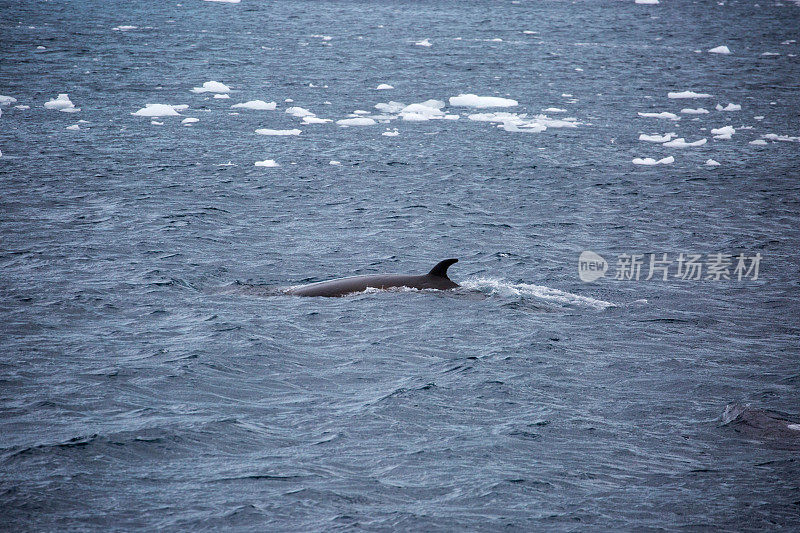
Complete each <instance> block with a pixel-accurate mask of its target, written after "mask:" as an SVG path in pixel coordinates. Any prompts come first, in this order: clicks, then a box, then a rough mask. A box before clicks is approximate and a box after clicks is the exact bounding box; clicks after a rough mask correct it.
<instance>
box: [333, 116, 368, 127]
mask: <svg viewBox="0 0 800 533" xmlns="http://www.w3.org/2000/svg"><path fill="white" fill-rule="evenodd" d="M336 123H337V124H338V125H340V126H372V125H374V124H376V122H375V121H374V120H373V119H371V118H367V117H358V118H343V119H342V120H337V121H336Z"/></svg>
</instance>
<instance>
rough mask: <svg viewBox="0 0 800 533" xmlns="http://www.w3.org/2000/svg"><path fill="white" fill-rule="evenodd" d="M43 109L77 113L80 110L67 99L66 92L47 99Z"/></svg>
mask: <svg viewBox="0 0 800 533" xmlns="http://www.w3.org/2000/svg"><path fill="white" fill-rule="evenodd" d="M44 107H45V109H57V110H59V111H63V112H64V113H77V112H78V111H80V108H79V107H75V104H73V103H72V101H71V100H70V99H69V95H68V94H67V93H61V94H59V95H58V98H54V99H52V100H48V101H47V102H45V104H44Z"/></svg>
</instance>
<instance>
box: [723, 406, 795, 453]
mask: <svg viewBox="0 0 800 533" xmlns="http://www.w3.org/2000/svg"><path fill="white" fill-rule="evenodd" d="M722 425H723V426H730V427H732V428H733V430H734V431H736V432H737V433H741V434H742V435H745V436H746V437H749V438H751V439H755V440H759V441H761V442H764V443H765V444H769V445H771V446H772V447H777V448H781V449H789V450H800V423H798V422H793V421H792V420H790V418H789V416H786V415H784V414H782V413H777V412H775V411H768V410H766V409H758V408H756V407H751V406H749V405H741V404H736V403H733V404H729V405H727V406H725V412H724V413H722Z"/></svg>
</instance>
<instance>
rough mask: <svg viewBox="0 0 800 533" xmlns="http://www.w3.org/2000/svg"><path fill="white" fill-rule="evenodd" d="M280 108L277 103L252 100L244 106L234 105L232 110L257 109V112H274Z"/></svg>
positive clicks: (243, 104)
mask: <svg viewBox="0 0 800 533" xmlns="http://www.w3.org/2000/svg"><path fill="white" fill-rule="evenodd" d="M276 107H278V104H277V103H275V102H265V101H264V100H250V101H249V102H244V103H242V104H233V105H232V106H231V108H241V109H255V110H257V111H274V110H275V108H276Z"/></svg>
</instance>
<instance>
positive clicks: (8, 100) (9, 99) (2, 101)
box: [0, 94, 17, 106]
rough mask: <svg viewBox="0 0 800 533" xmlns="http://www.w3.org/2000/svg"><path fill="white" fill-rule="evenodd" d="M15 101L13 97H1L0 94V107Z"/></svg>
mask: <svg viewBox="0 0 800 533" xmlns="http://www.w3.org/2000/svg"><path fill="white" fill-rule="evenodd" d="M16 101H17V99H16V98H14V97H13V96H3V95H2V94H0V106H4V105H9V104H13V103H16Z"/></svg>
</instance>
